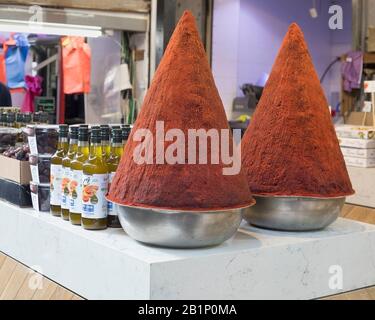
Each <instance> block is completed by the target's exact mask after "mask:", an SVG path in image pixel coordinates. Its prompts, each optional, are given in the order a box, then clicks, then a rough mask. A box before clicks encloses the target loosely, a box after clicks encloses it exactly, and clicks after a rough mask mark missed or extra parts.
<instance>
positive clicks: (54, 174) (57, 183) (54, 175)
mask: <svg viewBox="0 0 375 320" xmlns="http://www.w3.org/2000/svg"><path fill="white" fill-rule="evenodd" d="M61 176H62V166H61V164H51V175H50V188H51V189H50V190H51V191H50V192H51V195H50V203H51V205H53V206H59V205H61Z"/></svg>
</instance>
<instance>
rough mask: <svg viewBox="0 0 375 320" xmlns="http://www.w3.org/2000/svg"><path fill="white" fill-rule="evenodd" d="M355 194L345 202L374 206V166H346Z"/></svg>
mask: <svg viewBox="0 0 375 320" xmlns="http://www.w3.org/2000/svg"><path fill="white" fill-rule="evenodd" d="M348 172H349V176H350V180H351V182H352V185H353V189H354V190H355V192H356V193H355V194H354V195H353V196H351V197H348V198H347V199H346V202H348V203H352V204H356V205H359V206H365V207H372V208H375V168H357V167H348Z"/></svg>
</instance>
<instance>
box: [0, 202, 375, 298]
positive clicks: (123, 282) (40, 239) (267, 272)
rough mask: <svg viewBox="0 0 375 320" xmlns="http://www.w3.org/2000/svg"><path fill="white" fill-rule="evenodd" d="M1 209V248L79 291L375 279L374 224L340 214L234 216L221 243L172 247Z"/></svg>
mask: <svg viewBox="0 0 375 320" xmlns="http://www.w3.org/2000/svg"><path fill="white" fill-rule="evenodd" d="M0 212H1V217H2V222H1V224H0V251H2V252H4V253H5V254H7V255H9V256H10V257H12V258H14V259H16V260H18V261H20V262H21V263H23V264H25V265H27V266H29V267H31V268H34V269H37V270H38V271H39V272H40V273H42V274H43V275H44V276H46V277H48V278H50V279H51V280H53V281H55V282H57V283H58V284H60V285H62V286H64V287H66V288H67V289H69V290H71V291H73V292H75V293H77V294H78V295H80V296H82V297H84V298H87V299H262V298H263V299H264V298H267V299H286V298H288V299H314V298H319V297H324V296H329V295H334V294H338V293H340V292H346V291H351V290H354V289H358V288H363V287H367V286H372V285H375V263H374V261H375V252H374V250H373V248H374V246H375V226H372V225H368V224H363V223H359V222H354V221H350V220H346V219H338V220H337V221H336V222H335V223H334V224H332V225H331V226H329V227H328V228H327V229H325V230H323V231H318V232H304V233H289V232H277V231H269V230H261V229H257V228H254V227H251V226H249V225H248V224H246V223H245V222H243V223H242V225H241V228H240V229H239V231H238V232H237V233H236V235H235V236H234V237H233V238H232V239H230V240H228V241H227V242H224V243H223V244H222V245H220V246H216V247H211V248H204V249H195V250H177V249H161V248H155V247H150V246H145V245H142V244H140V243H138V242H136V241H134V240H132V239H130V238H129V237H128V236H127V235H126V233H125V232H124V231H123V230H122V229H107V230H104V231H97V232H93V231H87V230H84V229H82V228H80V227H79V226H73V225H71V224H70V223H66V222H64V221H63V220H62V219H60V218H56V217H53V216H51V215H48V214H45V213H38V212H36V211H33V210H31V209H20V208H18V207H16V206H13V205H11V204H7V203H5V202H0ZM341 272H342V276H343V279H342V280H343V282H342V288H341V287H340V281H339V282H337V283H336V281H335V280H336V279H337V278H335V277H339V276H340V275H341Z"/></svg>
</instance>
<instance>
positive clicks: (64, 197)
mask: <svg viewBox="0 0 375 320" xmlns="http://www.w3.org/2000/svg"><path fill="white" fill-rule="evenodd" d="M62 172H63V174H62V178H61V209H69V201H68V198H69V183H70V168H69V167H63V168H62Z"/></svg>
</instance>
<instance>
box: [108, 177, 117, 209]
mask: <svg viewBox="0 0 375 320" xmlns="http://www.w3.org/2000/svg"><path fill="white" fill-rule="evenodd" d="M115 173H116V172H111V173H110V174H109V184H108V190H109V188H110V187H111V183H112V180H113V178H114V176H115ZM107 207H108V215H109V216H117V215H118V213H117V210H116V206H115V205H114V203H113V202H111V201H108V204H107Z"/></svg>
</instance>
